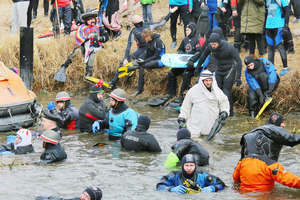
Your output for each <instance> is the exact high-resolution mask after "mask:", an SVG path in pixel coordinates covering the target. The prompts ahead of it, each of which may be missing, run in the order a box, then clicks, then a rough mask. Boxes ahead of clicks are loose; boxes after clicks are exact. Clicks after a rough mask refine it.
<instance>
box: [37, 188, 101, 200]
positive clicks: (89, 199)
mask: <svg viewBox="0 0 300 200" xmlns="http://www.w3.org/2000/svg"><path fill="white" fill-rule="evenodd" d="M101 199H102V190H101V189H100V188H99V187H95V186H94V187H87V188H86V189H85V190H84V191H83V192H82V194H81V196H80V197H75V198H72V199H64V198H60V197H52V196H50V197H44V196H38V197H36V198H35V200H101Z"/></svg>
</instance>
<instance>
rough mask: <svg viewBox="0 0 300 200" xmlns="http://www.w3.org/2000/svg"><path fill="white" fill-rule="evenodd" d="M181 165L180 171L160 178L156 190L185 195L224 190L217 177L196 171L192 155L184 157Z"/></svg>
mask: <svg viewBox="0 0 300 200" xmlns="http://www.w3.org/2000/svg"><path fill="white" fill-rule="evenodd" d="M181 163H182V165H181V170H180V171H172V172H171V173H169V174H168V175H167V176H164V177H162V179H161V181H160V182H159V183H158V184H157V185H156V189H157V190H160V191H169V192H175V193H178V194H185V193H198V192H218V191H220V190H223V189H224V187H225V184H224V182H223V181H221V180H220V179H219V178H218V177H215V176H213V175H211V174H208V173H205V172H199V171H197V164H196V159H195V157H194V156H193V155H192V154H187V155H185V156H184V157H183V158H182V161H181Z"/></svg>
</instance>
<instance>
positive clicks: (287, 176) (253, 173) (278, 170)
mask: <svg viewBox="0 0 300 200" xmlns="http://www.w3.org/2000/svg"><path fill="white" fill-rule="evenodd" d="M233 180H234V181H235V182H237V183H240V190H242V191H245V192H253V191H259V192H262V191H268V190H270V189H272V188H273V187H274V183H275V181H277V182H278V183H280V184H282V185H286V186H288V187H292V188H300V177H298V176H296V175H295V174H292V173H290V172H288V171H286V170H285V169H284V168H283V167H282V165H281V164H280V163H278V162H276V163H273V164H270V165H267V164H266V163H265V162H263V161H261V160H259V159H257V158H245V159H243V160H242V161H239V162H238V164H237V166H236V167H235V170H234V172H233Z"/></svg>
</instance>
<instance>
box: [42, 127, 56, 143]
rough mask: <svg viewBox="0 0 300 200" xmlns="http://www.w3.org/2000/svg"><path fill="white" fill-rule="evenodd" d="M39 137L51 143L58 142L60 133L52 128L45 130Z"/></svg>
mask: <svg viewBox="0 0 300 200" xmlns="http://www.w3.org/2000/svg"><path fill="white" fill-rule="evenodd" d="M41 138H42V139H43V141H44V142H47V143H51V144H58V142H59V139H60V135H59V133H57V132H55V131H53V130H46V131H44V132H43V134H42V135H41Z"/></svg>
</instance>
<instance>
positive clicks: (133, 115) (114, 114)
mask: <svg viewBox="0 0 300 200" xmlns="http://www.w3.org/2000/svg"><path fill="white" fill-rule="evenodd" d="M109 96H110V106H111V108H110V109H109V111H108V114H107V117H106V119H105V120H97V121H95V122H94V123H93V125H92V128H93V133H97V132H98V131H100V130H104V129H107V130H106V131H107V133H108V136H109V140H120V139H121V136H122V135H123V133H125V132H126V131H129V130H132V131H133V130H135V128H136V126H137V121H138V116H139V114H138V113H137V112H136V111H134V110H133V109H131V108H128V106H127V105H126V104H125V101H126V96H127V94H126V92H125V91H124V90H123V89H120V88H117V89H114V90H113V91H112V92H111V93H110V95H109Z"/></svg>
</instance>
